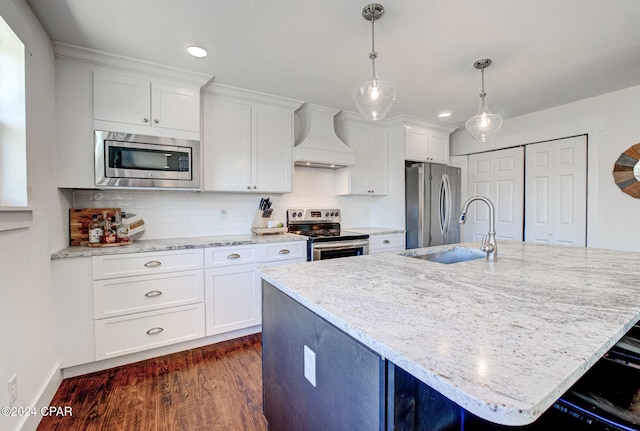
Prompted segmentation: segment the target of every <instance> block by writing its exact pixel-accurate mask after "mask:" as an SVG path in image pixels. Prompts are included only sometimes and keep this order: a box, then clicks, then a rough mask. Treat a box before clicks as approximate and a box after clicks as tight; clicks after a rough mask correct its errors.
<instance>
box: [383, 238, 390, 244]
mask: <svg viewBox="0 0 640 431" xmlns="http://www.w3.org/2000/svg"><path fill="white" fill-rule="evenodd" d="M390 242H391V241H389V240H388V239H385V240H384V241H382V243H383V244H389V243H390Z"/></svg>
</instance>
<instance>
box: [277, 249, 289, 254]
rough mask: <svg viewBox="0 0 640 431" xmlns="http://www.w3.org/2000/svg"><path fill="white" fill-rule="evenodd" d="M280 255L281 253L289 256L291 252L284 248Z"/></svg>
mask: <svg viewBox="0 0 640 431" xmlns="http://www.w3.org/2000/svg"><path fill="white" fill-rule="evenodd" d="M278 253H280V254H289V253H291V252H290V251H289V250H288V249H286V248H283V249H282V250H280V251H279V252H278Z"/></svg>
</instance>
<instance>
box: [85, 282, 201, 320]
mask: <svg viewBox="0 0 640 431" xmlns="http://www.w3.org/2000/svg"><path fill="white" fill-rule="evenodd" d="M202 301H204V281H203V273H202V270H196V271H182V272H176V273H169V274H154V275H143V276H139V277H127V278H114V279H109V280H99V281H94V282H93V313H94V318H95V319H103V318H106V317H116V316H122V315H125V314H132V313H140V312H144V311H151V310H158V309H160V308H166V307H176V306H179V305H187V304H194V303H197V302H202Z"/></svg>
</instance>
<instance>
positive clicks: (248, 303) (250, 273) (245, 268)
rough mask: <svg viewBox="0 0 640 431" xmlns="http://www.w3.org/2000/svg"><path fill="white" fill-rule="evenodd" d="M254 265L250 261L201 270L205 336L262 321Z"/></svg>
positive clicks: (258, 283) (257, 279)
mask: <svg viewBox="0 0 640 431" xmlns="http://www.w3.org/2000/svg"><path fill="white" fill-rule="evenodd" d="M256 268H257V265H255V264H251V265H237V266H228V267H224V268H217V269H206V270H205V278H206V281H205V289H206V304H207V319H206V322H207V323H206V325H207V326H206V327H207V330H206V334H207V336H209V335H217V334H222V333H224V332H229V331H234V330H237V329H243V328H248V327H251V326H257V325H260V324H261V323H262V308H261V295H260V279H259V277H258V274H257V272H256ZM256 332H259V331H256Z"/></svg>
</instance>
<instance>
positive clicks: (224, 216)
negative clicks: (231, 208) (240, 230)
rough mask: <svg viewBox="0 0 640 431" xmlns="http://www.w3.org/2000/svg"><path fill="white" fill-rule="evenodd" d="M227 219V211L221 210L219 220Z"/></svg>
mask: <svg viewBox="0 0 640 431" xmlns="http://www.w3.org/2000/svg"><path fill="white" fill-rule="evenodd" d="M226 219H227V210H224V209H223V210H220V211H219V212H218V220H226Z"/></svg>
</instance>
